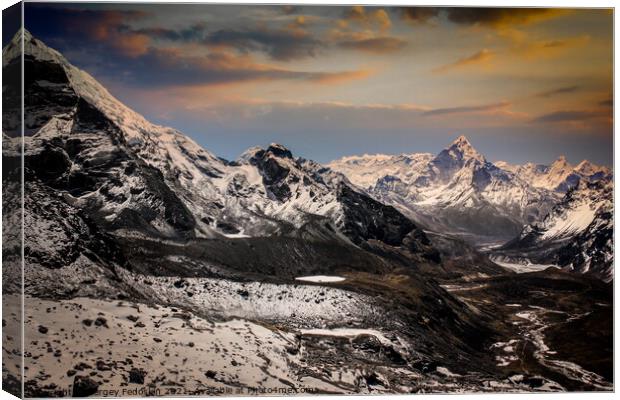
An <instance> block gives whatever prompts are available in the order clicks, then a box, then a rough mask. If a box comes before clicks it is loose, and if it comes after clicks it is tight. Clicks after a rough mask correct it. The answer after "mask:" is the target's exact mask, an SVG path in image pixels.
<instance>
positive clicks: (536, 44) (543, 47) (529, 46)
mask: <svg viewBox="0 0 620 400" xmlns="http://www.w3.org/2000/svg"><path fill="white" fill-rule="evenodd" d="M589 41H590V37H589V36H588V35H583V36H576V37H570V38H565V39H558V40H537V41H532V42H524V43H521V44H516V45H515V46H514V48H513V51H514V52H515V53H517V54H518V55H521V56H523V57H525V58H553V57H557V56H559V55H562V54H564V53H565V52H566V51H568V50H570V49H574V48H579V47H583V46H585V45H587V44H588V42H589Z"/></svg>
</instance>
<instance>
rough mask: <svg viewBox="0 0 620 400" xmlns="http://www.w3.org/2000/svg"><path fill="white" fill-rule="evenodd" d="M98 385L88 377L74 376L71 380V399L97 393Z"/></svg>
mask: <svg viewBox="0 0 620 400" xmlns="http://www.w3.org/2000/svg"><path fill="white" fill-rule="evenodd" d="M97 389H99V383H98V382H96V381H94V380H93V379H91V378H89V377H88V376H82V375H76V376H75V378H73V397H89V396H92V395H94V394H95V393H97Z"/></svg>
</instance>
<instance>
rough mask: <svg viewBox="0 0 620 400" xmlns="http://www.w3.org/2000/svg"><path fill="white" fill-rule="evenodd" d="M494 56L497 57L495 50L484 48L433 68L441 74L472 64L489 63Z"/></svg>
mask: <svg viewBox="0 0 620 400" xmlns="http://www.w3.org/2000/svg"><path fill="white" fill-rule="evenodd" d="M494 57H495V52H493V51H491V50H488V49H482V50H480V51H479V52H477V53H474V54H472V55H470V56H467V57H464V58H461V59H458V60H456V61H455V62H453V63H450V64H446V65H442V66H440V67H437V68H435V69H434V70H433V72H434V73H438V74H440V73H444V72H449V71H452V70H455V69H460V68H464V67H470V66H472V65H484V64H487V63H488V62H489V61H490V60H492V59H493V58H494Z"/></svg>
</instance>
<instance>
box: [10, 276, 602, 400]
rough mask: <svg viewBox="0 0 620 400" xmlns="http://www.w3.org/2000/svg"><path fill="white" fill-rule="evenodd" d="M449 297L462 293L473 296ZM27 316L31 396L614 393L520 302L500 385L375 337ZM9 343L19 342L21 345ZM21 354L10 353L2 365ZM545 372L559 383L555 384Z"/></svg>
mask: <svg viewBox="0 0 620 400" xmlns="http://www.w3.org/2000/svg"><path fill="white" fill-rule="evenodd" d="M470 286H471V287H470V288H467V290H465V293H467V296H469V301H471V302H472V304H473V303H475V301H472V299H473V298H476V296H472V293H474V292H476V291H477V290H479V289H484V288H486V287H487V286H481V285H480V284H475V283H471V284H470ZM317 288H318V287H317ZM447 289H448V290H449V291H452V292H454V293H455V294H457V295H459V292H463V289H465V288H460V287H456V286H452V287H448V288H447ZM15 301H17V299H15ZM7 304H16V303H15V302H14V303H10V302H8V303H7ZM25 307H26V315H25V318H26V319H25V345H26V352H25V353H24V357H25V358H24V360H25V371H24V372H25V382H26V384H25V387H26V395H27V396H28V397H48V396H71V395H75V394H81V395H97V396H144V395H162V396H163V395H257V394H258V395H269V394H271V395H273V394H277V395H281V394H288V395H291V394H309V393H344V394H352V393H410V392H435V393H436V392H480V391H502V392H506V391H510V392H527V391H563V390H567V389H569V390H570V389H574V387H573V386H570V385H568V386H567V385H565V381H576V382H580V386H579V387H580V388H588V389H589V390H611V389H612V388H613V385H612V384H611V383H609V382H608V381H606V380H605V378H603V377H601V376H600V375H598V374H596V373H593V372H590V371H587V370H586V369H584V368H582V367H580V366H579V365H578V364H576V363H573V362H569V361H561V360H559V359H557V358H556V356H555V355H554V354H555V352H554V351H553V349H552V348H550V347H548V344H547V343H546V341H545V339H544V331H545V329H547V328H548V327H549V326H551V325H552V324H550V323H549V319H548V318H546V317H545V316H548V315H551V316H555V315H560V314H561V313H562V311H554V310H549V309H544V308H541V307H536V306H525V305H521V304H517V303H513V304H506V305H505V306H504V307H505V308H506V309H507V310H510V315H511V316H510V317H509V318H510V320H511V321H512V324H513V325H514V326H515V327H517V329H516V331H515V332H518V334H517V335H516V336H515V337H514V338H512V339H510V340H507V341H506V342H498V343H495V344H494V345H492V346H491V348H490V349H489V350H490V351H492V352H493V353H494V354H496V360H497V364H498V366H500V367H505V368H506V374H505V378H503V379H490V378H488V377H484V376H483V375H481V374H479V373H476V372H472V373H471V374H458V373H454V372H452V371H450V369H448V368H446V367H445V366H442V365H440V364H436V365H435V366H434V368H432V369H431V370H429V371H427V372H424V373H421V372H420V371H419V370H417V369H415V368H412V366H411V365H409V364H408V363H407V362H404V360H403V358H402V354H405V353H406V352H407V351H409V350H410V348H413V347H415V345H416V344H415V343H411V342H409V341H406V340H403V338H400V337H397V336H396V335H395V334H393V333H392V332H389V331H383V330H381V329H376V328H372V329H370V328H369V329H363V328H351V329H347V328H338V329H320V328H307V329H296V328H292V327H290V326H288V327H287V326H286V325H285V324H269V323H261V322H260V321H254V320H251V319H244V318H233V319H228V320H222V319H218V320H210V319H209V318H202V317H199V316H196V315H194V314H191V313H189V312H187V311H186V310H183V309H181V308H175V307H162V306H157V305H147V304H143V303H136V302H130V301H118V300H114V301H109V300H94V299H89V298H74V299H71V300H43V299H39V298H34V297H26V298H25ZM601 307H602V306H601ZM18 315H19V310H18V309H16V310H11V309H7V310H6V311H5V316H6V317H5V318H6V319H7V320H5V321H3V323H5V324H9V325H12V324H16V323H18ZM568 317H569V319H570V318H575V319H578V318H579V315H574V316H573V315H569V316H568ZM556 323H557V322H556ZM3 339H4V340H5V342H4V343H14V344H16V343H17V342H16V341H17V340H18V338H15V337H13V338H10V339H11V340H8V341H7V339H8V338H7V337H5V338H3ZM12 350H13V352H14V349H11V348H9V347H8V346H7V347H5V348H4V349H3V351H4V352H5V356H6V355H7V353H10V352H11V351H12ZM7 360H8V359H7V357H3V370H4V373H5V375H6V374H9V375H15V376H17V375H18V373H19V370H18V365H15V364H13V365H11V364H10V363H8V362H7V363H6V364H5V363H4V362H5V361H7ZM13 361H15V360H13ZM532 365H535V367H532ZM547 369H548V370H551V371H552V372H553V374H551V376H557V377H560V378H562V379H550V378H549V374H545V370H547ZM528 372H529V373H528Z"/></svg>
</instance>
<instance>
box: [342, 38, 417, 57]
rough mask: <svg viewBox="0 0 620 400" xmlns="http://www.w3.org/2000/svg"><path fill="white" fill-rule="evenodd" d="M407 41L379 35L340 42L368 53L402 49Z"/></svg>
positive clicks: (352, 48)
mask: <svg viewBox="0 0 620 400" xmlns="http://www.w3.org/2000/svg"><path fill="white" fill-rule="evenodd" d="M406 45H407V42H406V41H404V40H402V39H398V38H394V37H377V38H369V39H359V40H346V41H343V42H341V43H339V46H340V47H342V48H345V49H351V50H358V51H365V52H367V53H375V54H387V53H394V52H396V51H399V50H401V49H402V48H403V47H405V46H406Z"/></svg>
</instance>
